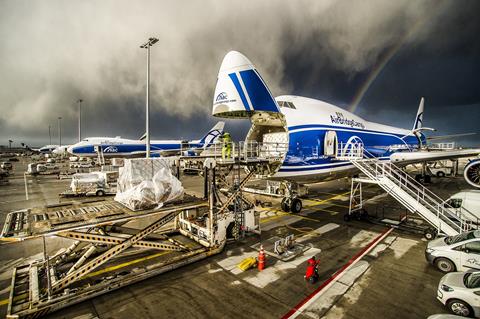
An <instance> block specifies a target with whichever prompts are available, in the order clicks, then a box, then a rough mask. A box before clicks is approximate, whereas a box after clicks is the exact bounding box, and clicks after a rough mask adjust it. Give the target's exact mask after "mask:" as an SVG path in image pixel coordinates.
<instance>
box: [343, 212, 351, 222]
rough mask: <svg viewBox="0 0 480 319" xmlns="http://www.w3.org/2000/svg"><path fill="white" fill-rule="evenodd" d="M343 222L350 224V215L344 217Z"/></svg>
mask: <svg viewBox="0 0 480 319" xmlns="http://www.w3.org/2000/svg"><path fill="white" fill-rule="evenodd" d="M343 220H344V221H346V222H349V221H350V214H345V215H343Z"/></svg>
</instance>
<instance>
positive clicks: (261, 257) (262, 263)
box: [258, 245, 265, 271]
mask: <svg viewBox="0 0 480 319" xmlns="http://www.w3.org/2000/svg"><path fill="white" fill-rule="evenodd" d="M264 269H265V250H263V245H260V251H259V252H258V270H259V271H262V270H264Z"/></svg>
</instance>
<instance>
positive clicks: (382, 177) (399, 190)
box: [337, 143, 479, 238]
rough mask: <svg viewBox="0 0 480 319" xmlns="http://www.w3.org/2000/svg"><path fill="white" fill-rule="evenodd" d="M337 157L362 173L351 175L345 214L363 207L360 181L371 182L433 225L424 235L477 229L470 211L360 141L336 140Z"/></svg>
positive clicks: (475, 218) (431, 235)
mask: <svg viewBox="0 0 480 319" xmlns="http://www.w3.org/2000/svg"><path fill="white" fill-rule="evenodd" d="M337 159H339V160H348V161H350V162H351V163H352V164H353V165H354V166H355V167H356V168H357V169H358V170H359V171H360V172H361V173H363V175H364V177H361V178H353V179H352V187H351V194H350V207H349V215H351V214H353V213H355V212H358V211H363V200H362V194H361V191H362V187H361V184H362V183H370V184H372V183H373V184H377V185H378V186H380V187H381V188H382V189H383V190H385V192H386V193H387V194H389V195H391V196H392V197H393V198H395V199H396V200H397V201H398V202H399V203H400V204H402V205H403V206H404V207H405V208H407V209H408V210H409V211H410V212H412V213H417V214H418V215H419V216H420V217H422V218H423V219H424V220H425V221H426V222H427V223H429V224H430V225H431V226H432V227H433V228H434V230H435V231H434V232H433V231H430V232H426V233H425V236H426V237H427V238H433V237H435V236H436V235H437V234H444V235H447V236H455V235H458V234H460V233H463V232H467V231H470V230H473V229H478V225H479V220H478V218H477V217H475V215H473V214H472V213H471V212H469V211H468V210H466V209H455V208H453V207H452V206H451V205H450V204H448V203H447V202H445V201H444V200H442V199H441V198H440V197H439V196H437V195H436V194H434V193H433V192H432V191H430V190H429V189H427V188H426V187H425V186H423V185H422V184H420V183H419V182H417V181H416V180H415V179H414V178H412V177H411V176H409V175H408V174H407V173H406V172H405V171H404V170H402V169H401V168H400V167H398V166H396V165H395V164H393V163H391V162H390V161H388V160H386V161H385V160H381V159H378V158H376V157H375V156H374V155H372V154H371V153H369V152H368V151H367V150H365V149H364V147H363V144H362V143H353V144H352V143H349V144H346V145H343V144H339V149H338V154H337Z"/></svg>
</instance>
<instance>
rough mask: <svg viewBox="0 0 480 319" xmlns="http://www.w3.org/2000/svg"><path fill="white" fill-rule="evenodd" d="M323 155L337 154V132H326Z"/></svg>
mask: <svg viewBox="0 0 480 319" xmlns="http://www.w3.org/2000/svg"><path fill="white" fill-rule="evenodd" d="M323 155H325V156H337V132H335V131H327V132H325V139H324V141H323Z"/></svg>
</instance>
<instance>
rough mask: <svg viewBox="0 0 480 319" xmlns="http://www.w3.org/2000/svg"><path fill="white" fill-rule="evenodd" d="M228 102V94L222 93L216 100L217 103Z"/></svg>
mask: <svg viewBox="0 0 480 319" xmlns="http://www.w3.org/2000/svg"><path fill="white" fill-rule="evenodd" d="M225 100H228V95H227V93H226V92H222V93H220V94H218V95H217V98H216V99H215V102H222V101H225Z"/></svg>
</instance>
